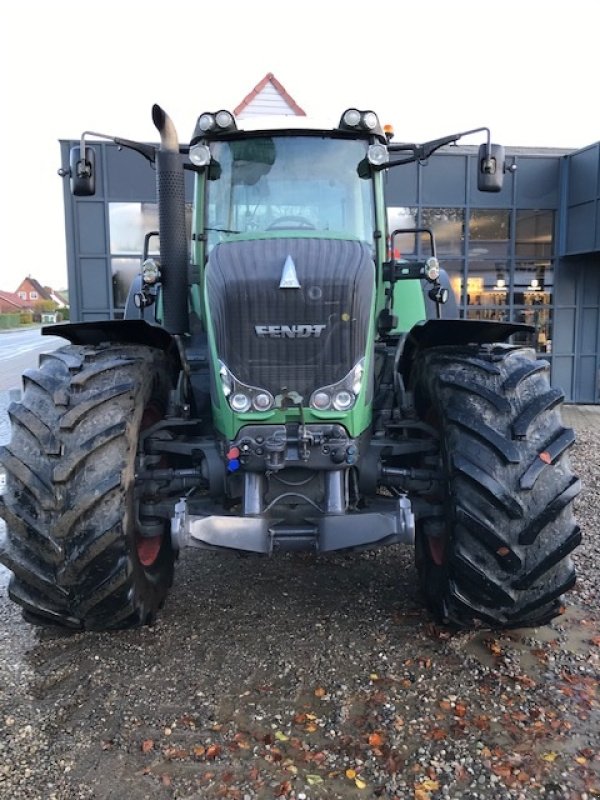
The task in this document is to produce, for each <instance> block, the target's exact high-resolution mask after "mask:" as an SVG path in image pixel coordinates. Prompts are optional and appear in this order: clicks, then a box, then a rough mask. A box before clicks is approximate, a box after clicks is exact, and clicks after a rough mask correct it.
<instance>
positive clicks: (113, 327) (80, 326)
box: [42, 319, 177, 352]
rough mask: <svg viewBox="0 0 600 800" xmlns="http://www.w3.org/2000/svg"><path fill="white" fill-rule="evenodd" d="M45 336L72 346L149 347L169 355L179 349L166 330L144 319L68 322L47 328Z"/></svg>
mask: <svg viewBox="0 0 600 800" xmlns="http://www.w3.org/2000/svg"><path fill="white" fill-rule="evenodd" d="M42 335H44V336H62V338H63V339H67V341H69V342H71V344H81V345H86V344H87V345H93V346H95V345H99V344H102V343H103V342H110V343H116V342H119V343H121V344H145V345H148V346H149V347H155V348H157V349H158V350H164V351H165V352H166V351H168V350H170V349H171V348H175V349H176V348H177V343H176V341H175V337H174V336H172V335H171V334H170V333H169V332H168V331H166V330H165V329H164V328H161V327H159V326H157V325H149V324H148V323H147V322H146V321H145V320H141V319H111V320H98V321H95V322H67V323H62V324H60V325H46V326H45V327H43V328H42Z"/></svg>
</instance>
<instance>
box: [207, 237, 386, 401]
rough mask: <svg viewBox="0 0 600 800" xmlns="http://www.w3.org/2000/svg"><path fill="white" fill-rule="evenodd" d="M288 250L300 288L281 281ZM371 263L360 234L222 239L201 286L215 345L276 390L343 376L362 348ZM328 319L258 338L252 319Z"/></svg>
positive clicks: (249, 379)
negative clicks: (311, 328)
mask: <svg viewBox="0 0 600 800" xmlns="http://www.w3.org/2000/svg"><path fill="white" fill-rule="evenodd" d="M288 256H291V257H292V259H293V261H294V265H295V268H296V274H297V276H298V280H299V283H300V287H301V288H300V289H280V288H279V283H280V280H281V275H282V271H283V266H284V264H285V261H286V259H287V257H288ZM374 282H375V267H374V264H373V259H372V256H371V253H370V250H369V248H368V247H367V246H366V245H364V244H362V243H360V242H349V241H341V240H333V239H317V238H315V239H305V238H302V239H301V238H298V239H270V240H266V239H265V240H256V241H243V242H228V243H222V244H220V245H218V246H217V247H215V249H214V250H213V252H212V253H211V256H210V259H209V262H208V265H207V270H206V287H207V292H208V302H209V307H210V312H211V316H212V321H213V326H214V331H215V336H216V342H217V351H218V354H219V357H220V358H221V360H222V361H223V362H224V363H225V364H226V365H227V366H228V367H229V369H230V370H231V372H233V374H234V375H235V376H236V377H237V378H238V379H239V380H241V381H242V382H244V383H247V384H250V385H253V386H260V387H262V388H266V389H269V391H271V392H272V393H273V394H274V395H277V394H280V393H281V392H284V391H296V392H298V393H299V394H300V395H302V396H303V397H305V398H306V399H308V395H310V393H311V392H312V391H314V389H316V388H318V387H319V386H323V385H326V384H329V383H334V382H335V381H338V380H340V379H341V378H343V377H344V376H345V375H346V374H347V373H348V372H349V371H350V369H351V368H352V367H353V366H354V364H355V363H356V362H357V361H358V359H359V358H361V356H363V355H364V354H365V349H366V341H367V333H368V325H369V314H370V310H371V303H372V298H373V291H374ZM257 325H259V326H278V325H288V326H293V325H325V326H326V327H325V329H324V330H323V332H322V333H321V335H320V337H319V338H316V337H310V338H295V339H291V338H270V337H267V338H261V337H259V336H258V335H257V334H256V331H255V326H257Z"/></svg>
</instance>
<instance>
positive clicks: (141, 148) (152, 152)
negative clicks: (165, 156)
mask: <svg viewBox="0 0 600 800" xmlns="http://www.w3.org/2000/svg"><path fill="white" fill-rule="evenodd" d="M86 136H95V137H96V138H97V139H106V140H108V141H109V142H114V143H115V144H116V145H117V146H118V147H126V148H127V149H128V150H135V151H136V152H137V153H139V154H140V155H142V156H144V158H145V159H147V160H148V161H149V162H150V163H151V164H153V163H154V161H155V159H156V148H155V147H154V145H152V144H144V143H143V142H134V141H133V140H132V139H120V138H119V137H117V136H109V135H108V134H106V133H98V132H97V131H84V132H83V133H82V134H81V142H80V152H81V153H85V137H86Z"/></svg>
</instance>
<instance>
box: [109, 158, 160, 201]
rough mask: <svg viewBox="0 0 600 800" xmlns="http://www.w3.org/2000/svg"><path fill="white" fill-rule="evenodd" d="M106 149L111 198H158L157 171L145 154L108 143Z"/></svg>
mask: <svg viewBox="0 0 600 800" xmlns="http://www.w3.org/2000/svg"><path fill="white" fill-rule="evenodd" d="M104 150H105V154H106V171H107V175H108V188H107V192H106V195H107V197H108V199H109V200H120V201H121V202H123V201H127V200H139V201H142V202H144V201H145V202H147V201H151V200H152V201H153V200H155V199H156V173H155V172H154V170H153V169H152V168H151V166H150V164H149V163H148V162H147V161H146V159H145V158H143V156H141V155H139V153H134V152H132V151H131V150H119V148H118V147H117V146H116V145H112V144H109V145H106V146H105V147H104Z"/></svg>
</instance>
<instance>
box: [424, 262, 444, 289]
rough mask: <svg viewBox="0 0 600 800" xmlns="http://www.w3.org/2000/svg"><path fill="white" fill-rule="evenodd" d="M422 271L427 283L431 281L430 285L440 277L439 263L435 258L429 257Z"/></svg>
mask: <svg viewBox="0 0 600 800" xmlns="http://www.w3.org/2000/svg"><path fill="white" fill-rule="evenodd" d="M423 271H424V273H425V277H426V278H427V280H428V281H431V282H432V283H433V282H434V281H437V279H438V278H439V277H440V262H439V261H438V260H437V258H436V257H435V256H430V257H429V258H428V259H427V260H426V261H425V267H424V270H423Z"/></svg>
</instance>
